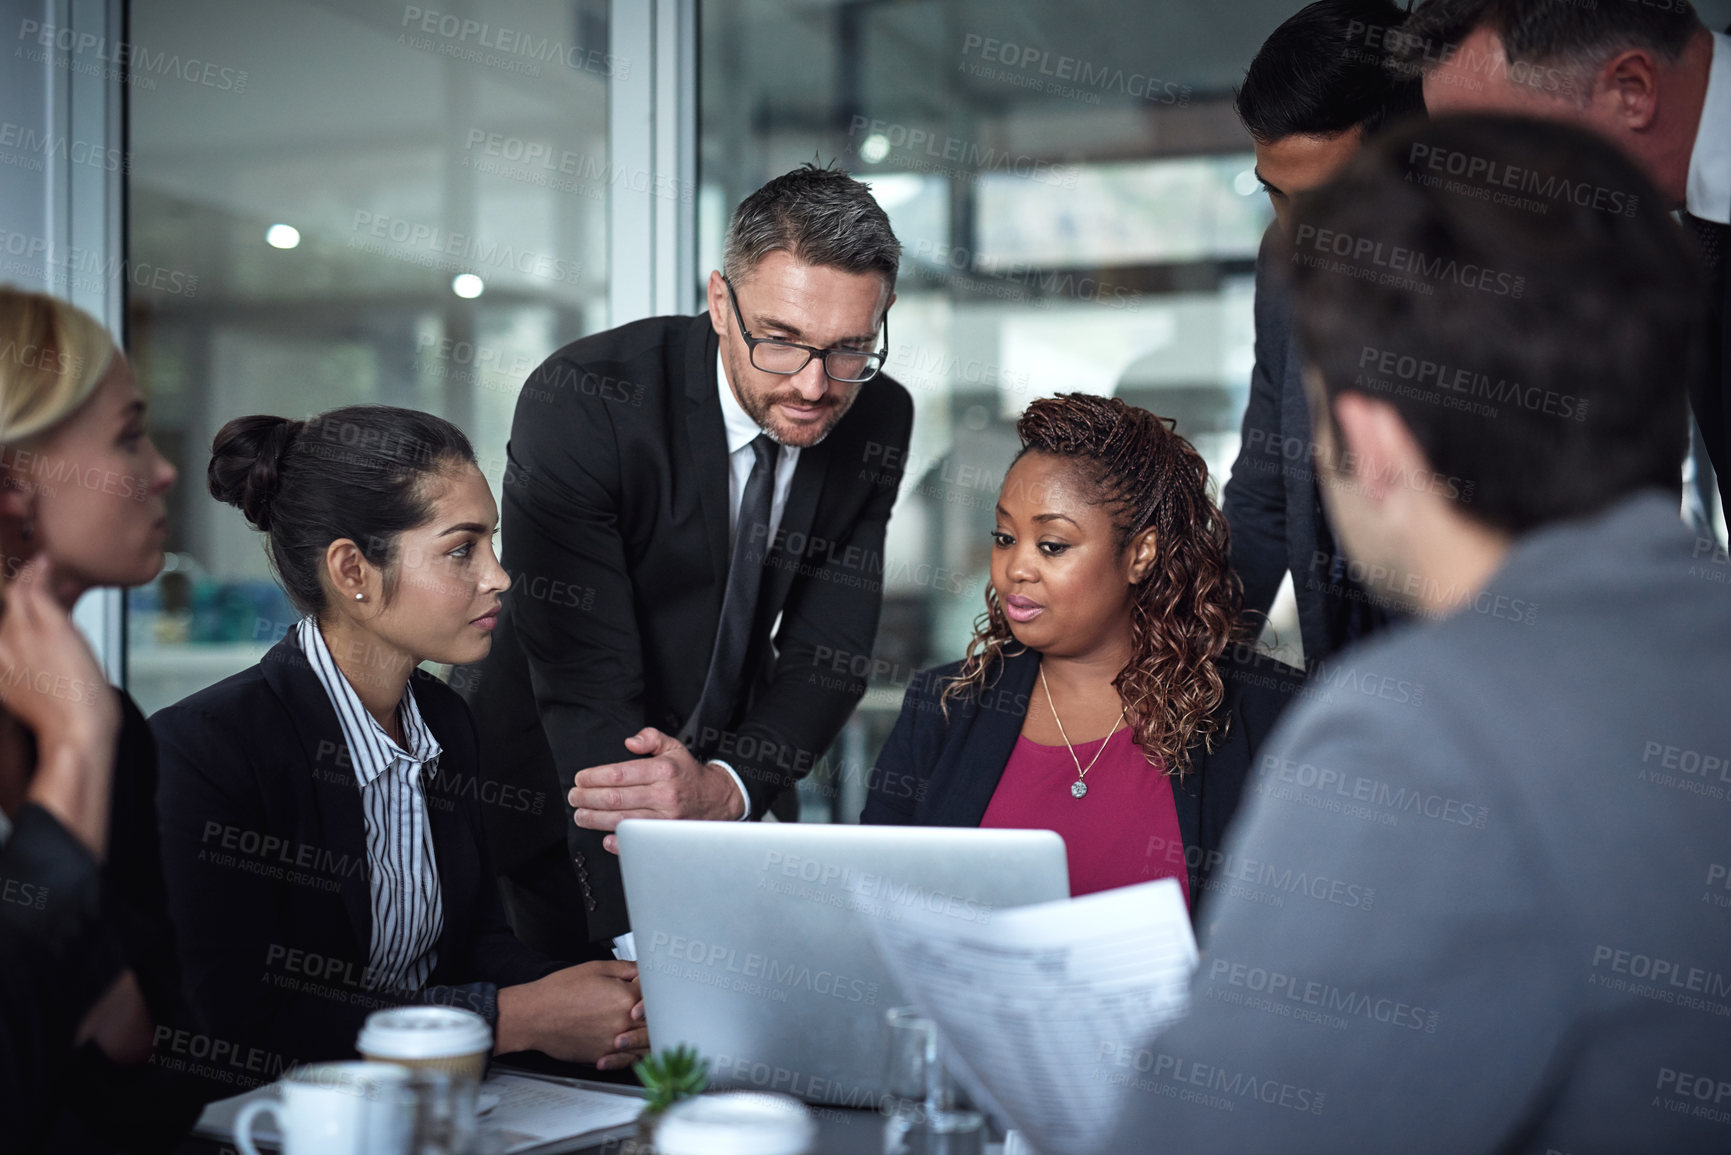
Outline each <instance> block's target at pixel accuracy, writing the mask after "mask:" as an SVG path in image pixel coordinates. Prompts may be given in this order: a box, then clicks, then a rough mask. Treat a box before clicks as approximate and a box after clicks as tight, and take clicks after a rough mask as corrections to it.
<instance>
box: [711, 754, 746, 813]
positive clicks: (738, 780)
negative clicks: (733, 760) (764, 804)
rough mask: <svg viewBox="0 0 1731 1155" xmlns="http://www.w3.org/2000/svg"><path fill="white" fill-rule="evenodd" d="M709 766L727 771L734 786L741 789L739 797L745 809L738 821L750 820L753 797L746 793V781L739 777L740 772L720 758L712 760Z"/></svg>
mask: <svg viewBox="0 0 1731 1155" xmlns="http://www.w3.org/2000/svg"><path fill="white" fill-rule="evenodd" d="M709 764H710V765H711V766H719V767H721V768H722V769H723V770H725V771H727V776H728V777H729V778H731V779H733V784H734V785H735V786H737V787H739V797H740V800H741V801H742V802H744V803H745V809H744V810H743V811H742V812H741V813H740V815H739V818H738V819H737V820H736V821H739V822H744V821H745V820H746V819H747V818H750V817H751V795H750V794H749V793H748V792H747V791H746V789H745V780H744V779H742V778H741V777H740V776H739V772H738V771H737V770H735V769H734V768H733V767H732V766H729V765H728V764H727V763H726V762H723V761H722V760H721V759H720V758H711V759H710V760H709Z"/></svg>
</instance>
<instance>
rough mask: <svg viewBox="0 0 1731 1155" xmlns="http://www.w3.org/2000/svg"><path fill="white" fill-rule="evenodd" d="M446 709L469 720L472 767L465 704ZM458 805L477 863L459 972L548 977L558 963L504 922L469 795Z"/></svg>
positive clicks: (514, 982)
mask: <svg viewBox="0 0 1731 1155" xmlns="http://www.w3.org/2000/svg"><path fill="white" fill-rule="evenodd" d="M443 689H444V688H443V687H438V689H435V690H432V691H431V692H433V693H439V692H442V691H443ZM451 696H452V698H453V699H454V698H455V697H456V695H455V694H452V695H451ZM451 707H452V708H453V709H455V710H458V711H460V712H461V716H462V717H463V718H464V719H465V720H467V721H468V722H469V725H468V726H467V727H466V730H467V733H468V734H469V736H470V741H471V742H472V743H473V745H472V746H471V749H470V753H469V758H468V765H470V766H478V765H480V748H479V741H478V739H477V737H476V734H475V727H474V724H473V715H471V714H470V713H469V707H468V705H467V703H465V702H462V701H460V700H455V701H452V703H451ZM461 803H462V805H463V810H464V813H463V818H464V826H465V828H466V829H467V830H468V831H469V832H470V837H471V838H472V839H473V840H474V846H475V853H476V855H477V857H478V859H479V864H480V865H479V869H477V870H476V872H475V878H474V893H473V895H472V896H471V898H470V901H471V903H472V909H473V912H474V913H473V914H472V915H471V930H470V934H469V941H470V948H469V958H468V966H467V967H465V968H464V969H465V970H466V972H467V973H469V974H475V975H485V976H487V978H488V979H489V980H491V985H493V986H495V987H496V988H503V987H513V986H518V985H520V984H522V983H531V982H534V981H535V980H536V979H539V978H544V977H546V976H547V975H549V974H552V973H553V972H554V971H556V970H558V969H559V968H560V967H561V966H563V965H564V964H563V963H560V962H556V961H554V960H553V959H550V958H548V957H547V956H546V955H544V954H542V953H541V952H540V951H538V950H535V949H533V948H531V947H529V946H527V945H525V944H524V942H523V940H521V939H519V938H518V937H517V935H516V932H515V931H513V930H512V929H511V924H510V923H509V922H507V921H506V919H505V904H504V901H503V900H502V899H501V898H500V897H499V887H498V884H497V878H498V875H497V874H496V873H495V872H494V870H493V856H492V851H491V850H490V849H489V848H488V845H487V832H486V830H485V828H484V827H483V826H482V823H481V815H480V813H479V808H480V804H479V803H477V802H476V801H475V800H474V798H473V797H468V798H464V799H462V800H461ZM495 995H496V991H495ZM488 1021H489V1022H491V1023H493V1024H494V1025H495V1026H497V1025H498V1014H497V1010H496V1006H495V1010H494V1013H493V1014H492V1015H490V1016H488Z"/></svg>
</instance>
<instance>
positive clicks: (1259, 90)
mask: <svg viewBox="0 0 1731 1155" xmlns="http://www.w3.org/2000/svg"><path fill="white" fill-rule="evenodd" d="M1405 19H1406V12H1405V11H1404V10H1403V9H1402V8H1401V7H1400V6H1399V5H1397V4H1395V3H1394V2H1393V0H1317V2H1316V3H1314V4H1310V5H1307V6H1306V7H1305V8H1304V9H1303V10H1301V11H1300V12H1299V13H1298V14H1297V15H1296V16H1293V17H1290V18H1289V19H1288V20H1287V21H1286V22H1285V23H1284V24H1282V25H1281V26H1280V27H1279V28H1276V29H1275V30H1274V34H1273V35H1271V36H1270V37H1269V38H1268V39H1267V40H1265V41H1264V42H1263V44H1262V47H1261V49H1260V50H1258V51H1257V53H1256V59H1254V60H1252V61H1251V62H1250V69H1249V71H1247V72H1246V73H1245V74H1244V83H1243V84H1241V85H1240V86H1239V88H1238V96H1237V104H1236V107H1237V109H1238V119H1239V120H1241V121H1243V122H1244V127H1245V129H1246V130H1248V131H1249V133H1250V135H1251V136H1252V137H1253V138H1255V139H1256V140H1257V141H1260V142H1262V143H1265V144H1266V143H1270V142H1272V141H1276V140H1281V139H1284V138H1285V137H1289V136H1338V135H1339V134H1340V133H1343V132H1347V131H1349V130H1351V129H1354V128H1358V127H1361V126H1362V127H1363V128H1364V132H1365V135H1366V136H1369V135H1370V134H1371V133H1373V132H1376V131H1377V130H1378V129H1380V128H1381V127H1382V126H1383V125H1384V124H1388V123H1392V122H1393V121H1396V120H1399V119H1401V118H1402V117H1405V116H1408V115H1411V114H1415V113H1419V112H1423V111H1424V92H1423V89H1422V88H1421V86H1420V85H1419V83H1418V82H1417V80H1416V79H1415V78H1413V77H1410V76H1402V75H1398V74H1396V73H1395V72H1394V71H1392V70H1391V69H1390V68H1389V67H1388V54H1387V49H1386V47H1385V45H1386V44H1387V42H1388V38H1389V37H1388V34H1389V33H1390V32H1391V31H1393V30H1394V29H1396V28H1399V27H1400V24H1401V22H1402V21H1403V20H1405Z"/></svg>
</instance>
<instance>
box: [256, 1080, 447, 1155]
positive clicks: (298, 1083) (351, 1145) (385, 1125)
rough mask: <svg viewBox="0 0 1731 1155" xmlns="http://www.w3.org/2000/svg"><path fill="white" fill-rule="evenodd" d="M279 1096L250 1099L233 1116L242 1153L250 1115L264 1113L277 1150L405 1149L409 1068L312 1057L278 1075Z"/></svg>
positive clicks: (392, 1153)
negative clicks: (272, 1125) (278, 1136)
mask: <svg viewBox="0 0 1731 1155" xmlns="http://www.w3.org/2000/svg"><path fill="white" fill-rule="evenodd" d="M277 1086H278V1087H279V1088H280V1089H281V1093H282V1100H281V1101H280V1102H278V1101H275V1100H271V1099H256V1100H254V1101H253V1102H251V1103H248V1104H247V1105H246V1106H245V1107H243V1108H242V1109H241V1112H240V1114H239V1115H238V1116H236V1118H235V1121H234V1141H235V1144H236V1146H238V1147H239V1148H240V1149H241V1152H242V1153H243V1155H260V1152H259V1149H258V1148H257V1147H256V1146H254V1145H253V1141H252V1125H253V1120H254V1119H256V1118H257V1117H258V1116H260V1115H263V1114H269V1115H271V1116H273V1117H274V1118H275V1120H276V1124H277V1129H278V1130H280V1131H281V1132H282V1155H406V1152H407V1151H408V1149H409V1137H410V1134H411V1133H412V1130H413V1127H414V1097H413V1095H412V1094H411V1093H410V1090H409V1072H408V1071H407V1070H405V1069H404V1068H402V1067H399V1066H396V1065H395V1064H391V1063H317V1064H314V1065H312V1066H308V1067H300V1068H297V1069H296V1070H293V1071H290V1072H289V1073H288V1074H286V1075H284V1076H283V1077H282V1079H281V1080H280V1081H279V1082H278V1084H277Z"/></svg>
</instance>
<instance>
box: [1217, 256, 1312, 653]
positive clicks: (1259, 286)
mask: <svg viewBox="0 0 1731 1155" xmlns="http://www.w3.org/2000/svg"><path fill="white" fill-rule="evenodd" d="M1271 237H1272V233H1271V234H1270V238H1271ZM1270 238H1264V240H1263V243H1262V256H1261V257H1260V258H1259V259H1258V260H1257V264H1256V366H1255V368H1254V369H1253V370H1252V371H1251V374H1250V401H1249V404H1248V405H1247V406H1246V408H1245V410H1244V424H1243V428H1242V429H1241V431H1240V442H1239V448H1238V460H1236V461H1234V462H1233V463H1232V476H1231V478H1230V480H1228V481H1227V483H1226V491H1225V495H1224V498H1223V507H1224V511H1225V514H1226V523H1227V525H1228V526H1230V527H1231V529H1232V568H1233V570H1234V571H1235V572H1236V573H1237V574H1238V578H1239V580H1240V581H1242V582H1243V583H1244V612H1245V613H1246V614H1258V615H1261V614H1266V613H1268V609H1269V607H1270V606H1272V605H1273V604H1274V596H1275V595H1276V594H1277V593H1279V592H1280V583H1281V580H1282V579H1283V578H1284V577H1285V576H1286V480H1285V469H1286V468H1287V467H1288V465H1289V464H1290V465H1292V466H1297V467H1303V468H1308V465H1309V459H1308V457H1305V458H1303V459H1301V460H1299V461H1296V462H1290V463H1289V462H1288V461H1287V459H1286V457H1285V455H1284V451H1285V450H1286V448H1287V447H1286V445H1285V439H1284V437H1283V436H1282V434H1281V432H1280V410H1281V398H1280V391H1281V385H1282V383H1283V382H1284V380H1285V379H1286V368H1287V366H1286V353H1287V347H1288V341H1289V339H1290V333H1291V329H1290V324H1291V320H1290V313H1289V312H1288V310H1287V309H1286V308H1285V307H1284V298H1283V296H1282V294H1281V292H1280V287H1279V285H1278V284H1277V283H1276V278H1275V276H1274V275H1273V273H1272V272H1270V271H1268V268H1267V265H1268V260H1269V251H1270V245H1271V243H1272V242H1271V239H1270ZM1260 624H1261V618H1260V617H1259V618H1258V619H1257V625H1258V626H1260Z"/></svg>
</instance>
